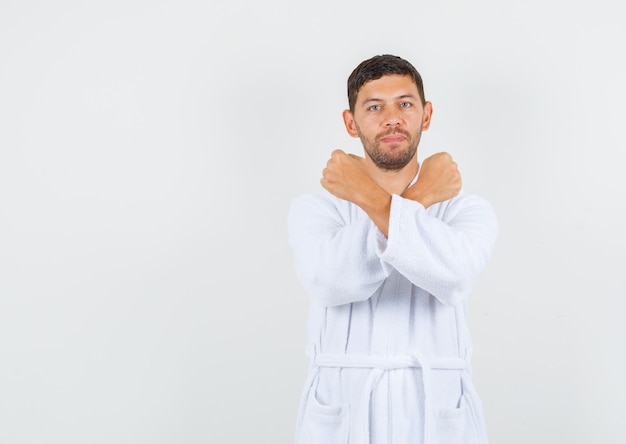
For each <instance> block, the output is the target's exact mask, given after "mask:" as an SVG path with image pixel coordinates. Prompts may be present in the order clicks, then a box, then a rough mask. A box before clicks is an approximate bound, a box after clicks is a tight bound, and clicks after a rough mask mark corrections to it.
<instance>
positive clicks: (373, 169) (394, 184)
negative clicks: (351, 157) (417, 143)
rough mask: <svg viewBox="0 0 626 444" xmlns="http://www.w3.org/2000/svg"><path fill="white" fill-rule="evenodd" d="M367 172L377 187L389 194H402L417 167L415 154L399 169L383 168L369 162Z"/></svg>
mask: <svg viewBox="0 0 626 444" xmlns="http://www.w3.org/2000/svg"><path fill="white" fill-rule="evenodd" d="M368 164H369V171H368V172H369V174H370V177H372V179H374V182H376V183H377V184H378V186H379V187H381V188H382V189H384V190H385V191H387V192H388V193H389V194H402V193H404V191H405V190H406V189H407V187H408V186H409V184H410V183H411V181H412V180H413V179H414V178H415V175H416V174H417V171H418V169H419V164H418V163H417V156H415V157H414V158H413V159H411V161H410V162H409V163H408V164H407V165H406V166H405V167H404V168H402V169H400V170H383V169H380V168H379V167H377V166H376V165H374V163H372V162H369V163H368Z"/></svg>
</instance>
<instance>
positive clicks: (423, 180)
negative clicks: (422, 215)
mask: <svg viewBox="0 0 626 444" xmlns="http://www.w3.org/2000/svg"><path fill="white" fill-rule="evenodd" d="M461 183H462V182H461V173H459V169H458V165H457V164H456V162H455V161H454V160H452V156H451V155H450V154H448V153H444V152H442V153H437V154H433V155H432V156H430V157H428V158H426V159H424V161H423V162H422V166H421V168H420V172H419V176H418V178H417V181H416V182H415V183H414V184H413V185H411V186H410V187H409V188H408V189H407V190H406V191H405V192H404V193H403V194H402V196H403V197H406V198H407V199H411V200H415V201H417V202H420V203H421V204H422V205H424V207H425V208H428V207H429V206H431V205H432V204H435V203H437V202H443V201H445V200H448V199H451V198H453V197H454V196H456V195H457V194H459V191H461Z"/></svg>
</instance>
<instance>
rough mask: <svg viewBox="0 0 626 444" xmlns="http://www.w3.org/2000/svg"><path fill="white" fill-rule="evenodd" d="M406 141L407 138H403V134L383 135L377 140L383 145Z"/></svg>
mask: <svg viewBox="0 0 626 444" xmlns="http://www.w3.org/2000/svg"><path fill="white" fill-rule="evenodd" d="M406 139H407V136H405V135H404V134H401V133H398V132H394V133H390V134H384V135H383V136H381V137H380V138H379V139H378V140H380V141H381V142H383V143H400V142H403V141H405V140H406Z"/></svg>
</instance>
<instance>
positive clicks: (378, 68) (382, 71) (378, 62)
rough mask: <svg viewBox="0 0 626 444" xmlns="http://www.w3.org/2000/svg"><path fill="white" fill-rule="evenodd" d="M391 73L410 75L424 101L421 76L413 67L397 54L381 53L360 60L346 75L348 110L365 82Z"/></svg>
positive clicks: (351, 108)
mask: <svg viewBox="0 0 626 444" xmlns="http://www.w3.org/2000/svg"><path fill="white" fill-rule="evenodd" d="M391 74H398V75H408V76H411V77H412V78H413V81H414V82H415V85H416V86H417V90H418V92H419V94H420V99H421V101H422V105H424V104H425V103H426V98H425V97H424V84H423V83H422V76H420V74H419V72H417V70H416V69H415V67H414V66H413V65H411V64H410V63H409V62H407V61H406V60H404V59H402V58H400V57H398V56H394V55H390V54H383V55H377V56H374V57H372V58H371V59H368V60H365V61H363V62H361V63H360V64H359V66H357V67H356V68H355V69H354V71H352V74H350V77H348V105H349V107H350V111H352V112H354V105H355V103H356V98H357V95H358V93H359V90H360V89H361V87H362V86H363V85H364V84H365V83H367V82H369V81H371V80H376V79H380V78H381V77H382V76H387V75H391Z"/></svg>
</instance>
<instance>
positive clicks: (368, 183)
mask: <svg viewBox="0 0 626 444" xmlns="http://www.w3.org/2000/svg"><path fill="white" fill-rule="evenodd" d="M320 183H321V184H322V186H323V187H324V188H326V189H327V190H328V191H329V192H331V193H332V194H334V195H335V196H337V197H339V198H340V199H344V200H349V201H351V202H354V203H357V204H358V203H359V199H360V197H362V196H363V194H364V193H366V192H367V191H368V190H370V189H371V187H372V186H377V185H376V183H375V182H374V181H373V180H372V178H371V177H370V176H369V175H368V174H367V171H366V167H365V159H364V158H362V157H359V156H356V155H354V154H346V153H345V152H344V151H342V150H335V151H333V152H332V154H331V157H330V159H329V160H328V163H327V164H326V168H324V170H323V171H322V179H321V180H320Z"/></svg>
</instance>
